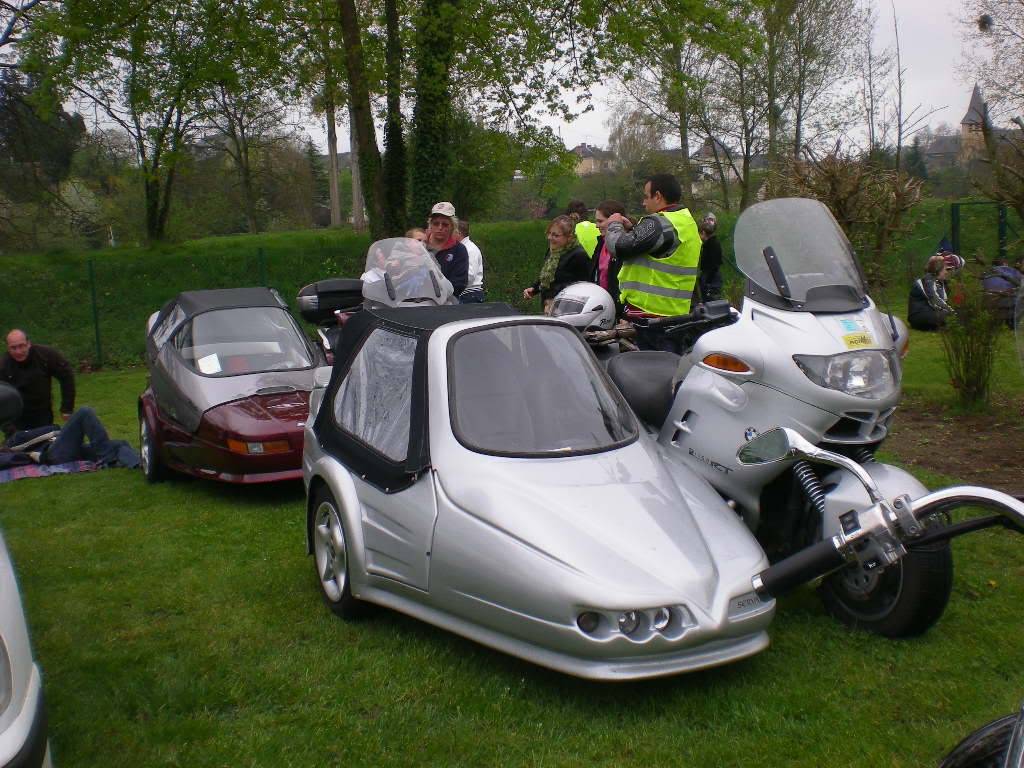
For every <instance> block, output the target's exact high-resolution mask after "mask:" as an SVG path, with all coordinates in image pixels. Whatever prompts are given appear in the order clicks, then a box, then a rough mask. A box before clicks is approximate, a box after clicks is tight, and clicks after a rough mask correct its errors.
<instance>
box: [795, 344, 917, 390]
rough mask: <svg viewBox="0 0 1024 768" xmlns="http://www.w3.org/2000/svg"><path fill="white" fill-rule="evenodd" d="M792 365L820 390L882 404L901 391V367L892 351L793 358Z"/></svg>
mask: <svg viewBox="0 0 1024 768" xmlns="http://www.w3.org/2000/svg"><path fill="white" fill-rule="evenodd" d="M793 361H794V362H795V363H796V364H797V366H798V367H799V368H800V370H801V371H803V372H804V374H805V375H806V376H807V378H808V379H810V380H811V381H813V382H814V383H815V384H817V385H818V386H819V387H827V388H828V389H835V390H837V391H839V392H845V393H846V394H848V395H854V396H856V397H863V398H866V399H868V400H881V399H883V398H886V397H889V395H892V394H893V393H895V392H896V389H897V387H899V380H900V369H899V363H898V362H897V361H896V360H895V359H894V356H893V354H892V352H891V351H882V350H878V349H865V350H858V351H856V352H843V353H842V354H840V355H793Z"/></svg>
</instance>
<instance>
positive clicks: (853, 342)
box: [843, 332, 875, 349]
mask: <svg viewBox="0 0 1024 768" xmlns="http://www.w3.org/2000/svg"><path fill="white" fill-rule="evenodd" d="M843 342H844V343H845V344H846V348H847V349H864V348H865V347H873V346H874V345H875V340H874V338H873V337H872V336H871V334H870V333H863V332H862V333H848V334H846V335H845V336H843Z"/></svg>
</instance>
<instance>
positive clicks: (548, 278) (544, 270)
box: [538, 239, 577, 291]
mask: <svg viewBox="0 0 1024 768" xmlns="http://www.w3.org/2000/svg"><path fill="white" fill-rule="evenodd" d="M576 245H577V243H576V240H575V239H572V240H570V241H569V242H568V243H566V245H565V248H557V249H556V248H549V249H548V256H547V258H546V259H544V266H543V267H541V268H540V280H539V281H538V282H539V283H540V289H541V290H542V291H546V290H548V288H550V287H551V283H553V282H554V281H555V271H556V270H557V269H558V262H559V261H561V259H562V256H564V255H565V254H567V253H568V252H569V251H571V250H572V249H573V248H575V247H576Z"/></svg>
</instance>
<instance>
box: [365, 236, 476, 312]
mask: <svg viewBox="0 0 1024 768" xmlns="http://www.w3.org/2000/svg"><path fill="white" fill-rule="evenodd" d="M362 281H363V298H364V299H366V300H368V301H369V302H371V303H373V304H377V305H382V306H387V307H399V306H409V305H413V304H428V305H429V304H437V305H441V304H457V303H458V300H457V299H455V298H454V296H453V293H454V290H453V289H452V284H451V283H450V282H448V279H447V278H446V277H445V276H444V275H443V274H442V273H441V268H440V267H439V266H438V265H437V262H436V261H435V260H434V257H433V256H431V255H430V252H429V251H428V250H427V249H426V247H425V246H424V245H423V243H421V242H420V241H419V240H413V239H412V238H409V237H389V238H388V239H386V240H378V241H377V242H375V243H374V244H373V245H371V246H370V249H369V250H368V251H367V252H366V268H365V271H364V272H363V274H362Z"/></svg>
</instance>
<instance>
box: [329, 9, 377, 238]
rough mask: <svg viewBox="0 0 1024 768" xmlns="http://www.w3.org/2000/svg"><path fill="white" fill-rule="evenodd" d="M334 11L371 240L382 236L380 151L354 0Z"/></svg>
mask: <svg viewBox="0 0 1024 768" xmlns="http://www.w3.org/2000/svg"><path fill="white" fill-rule="evenodd" d="M338 12H339V15H340V21H341V37H342V44H343V45H344V47H345V69H346V71H347V73H348V92H349V112H350V114H351V121H350V122H351V125H352V133H353V134H355V141H354V142H353V144H352V150H353V155H355V154H356V153H357V152H358V158H359V163H358V165H359V174H360V179H361V181H362V186H361V188H362V191H363V194H364V195H365V197H366V203H367V209H368V211H369V214H370V234H371V235H372V236H373V237H374V239H379V238H381V237H383V236H384V235H385V230H384V213H383V204H384V195H383V188H382V184H381V173H380V170H381V168H380V150H379V149H377V131H376V130H375V129H374V127H373V108H372V107H371V105H370V90H369V86H368V85H367V82H366V65H365V62H364V61H363V44H362V38H361V36H360V31H359V12H358V11H357V10H356V5H355V0H338ZM355 168H356V164H355V163H353V164H352V170H353V177H354V175H355ZM353 183H354V182H353ZM353 209H355V201H353Z"/></svg>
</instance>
